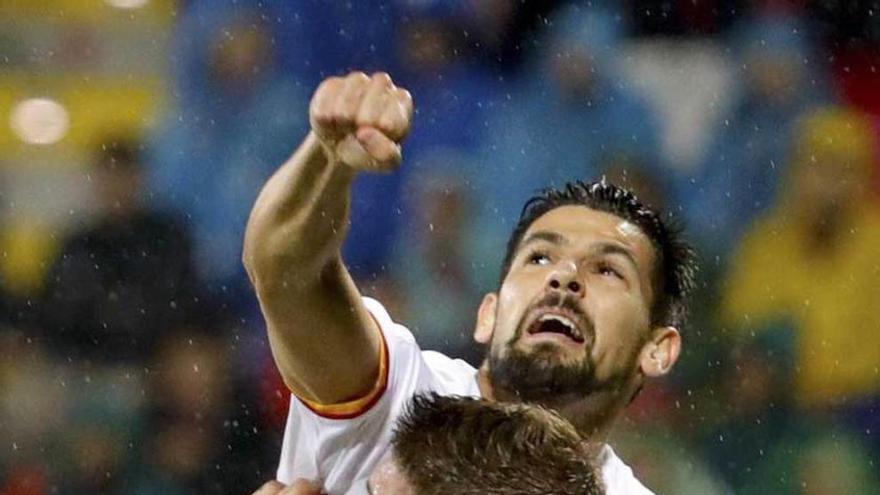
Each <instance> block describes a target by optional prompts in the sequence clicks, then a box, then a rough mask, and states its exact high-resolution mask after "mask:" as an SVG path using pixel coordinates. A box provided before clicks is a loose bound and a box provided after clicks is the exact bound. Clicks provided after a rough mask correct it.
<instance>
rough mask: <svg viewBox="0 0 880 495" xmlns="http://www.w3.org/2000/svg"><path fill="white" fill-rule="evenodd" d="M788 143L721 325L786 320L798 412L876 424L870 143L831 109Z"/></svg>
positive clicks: (875, 224)
mask: <svg viewBox="0 0 880 495" xmlns="http://www.w3.org/2000/svg"><path fill="white" fill-rule="evenodd" d="M794 140H795V141H794V142H795V145H794V148H793V154H792V156H791V160H790V163H789V164H788V170H787V177H786V178H787V182H786V183H785V189H784V190H783V191H782V194H781V197H780V200H779V202H778V204H777V206H776V208H775V209H774V210H773V211H771V212H769V213H768V214H767V215H766V216H765V217H764V218H762V219H760V220H759V221H758V222H757V223H756V224H755V225H754V226H752V227H751V229H750V230H749V232H748V234H747V235H746V236H745V238H744V240H743V242H742V245H741V246H739V248H738V249H737V254H736V257H735V258H734V261H733V263H732V264H731V267H730V269H731V271H730V279H729V282H728V284H727V287H726V293H725V294H724V298H723V299H724V303H723V306H722V315H721V316H722V322H723V323H724V324H725V325H727V326H728V327H730V328H733V329H739V330H740V331H741V333H740V335H748V334H749V333H755V332H758V331H759V330H760V329H762V328H764V327H765V326H766V325H767V324H768V322H772V321H779V319H781V318H786V319H789V320H791V321H792V322H793V324H794V325H795V328H796V335H795V353H794V355H795V370H796V373H795V375H794V380H793V381H794V388H795V397H796V400H797V402H798V404H799V405H800V406H801V407H805V408H810V409H830V410H836V409H843V410H847V411H851V412H852V411H858V410H862V409H861V408H864V409H863V410H864V412H865V414H864V416H863V417H862V420H865V421H874V422H876V421H877V419H876V418H877V415H876V414H870V413H869V412H868V411H870V410H871V407H876V401H877V397H878V395H880V381H878V380H877V363H878V362H880V341H878V335H880V319H878V318H877V315H876V304H877V301H880V262H878V259H877V252H878V251H877V246H880V212H878V211H877V207H876V205H875V204H873V203H872V202H870V201H867V200H866V198H867V189H868V177H869V174H870V171H871V167H872V160H873V149H874V141H873V136H872V135H871V132H870V129H869V127H868V125H867V123H866V121H865V120H864V118H863V117H862V116H861V115H859V114H856V113H854V112H852V111H849V110H846V109H842V108H833V107H831V108H825V109H821V110H817V111H815V112H813V113H811V114H809V115H808V116H807V118H805V119H804V120H803V121H802V123H801V124H800V125H799V127H798V128H797V130H796V132H795V134H794ZM872 402H873V404H874V405H873V406H872ZM871 418H873V419H871ZM860 429H861V430H862V431H864V430H865V429H870V428H868V427H867V426H864V427H863V428H860ZM873 431H874V432H875V433H872V434H873V435H875V437H876V429H875V430H873Z"/></svg>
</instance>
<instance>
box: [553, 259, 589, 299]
mask: <svg viewBox="0 0 880 495" xmlns="http://www.w3.org/2000/svg"><path fill="white" fill-rule="evenodd" d="M578 275H579V274H578V269H577V266H576V265H575V264H574V263H565V264H562V266H560V267H559V268H557V269H556V270H553V272H552V273H551V274H550V277H549V279H548V281H547V284H548V285H549V286H550V288H551V289H553V290H558V291H562V292H570V293H571V294H573V295H575V296H578V297H583V296H584V284H582V283H581V282H580V281H579V280H578Z"/></svg>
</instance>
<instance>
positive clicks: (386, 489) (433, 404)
mask: <svg viewBox="0 0 880 495" xmlns="http://www.w3.org/2000/svg"><path fill="white" fill-rule="evenodd" d="M595 455H596V450H595V449H594V448H593V445H592V444H590V443H587V442H585V441H584V440H583V439H582V438H581V436H580V434H578V432H577V430H575V428H574V426H572V425H571V423H569V422H568V421H566V420H564V419H563V418H561V417H559V416H558V415H556V414H555V413H552V412H550V411H548V410H546V409H544V408H542V407H539V406H533V405H528V404H511V403H500V402H489V401H487V400H485V399H475V398H469V397H449V396H440V395H436V394H429V395H417V396H415V397H414V398H413V400H412V402H411V403H410V405H409V406H408V407H407V410H406V412H405V413H404V414H403V416H402V417H401V418H400V420H399V421H398V424H397V427H396V429H395V432H394V440H393V441H392V449H391V453H390V455H387V456H386V457H385V460H384V461H383V462H381V463H380V464H379V465H378V466H377V467H376V469H374V470H373V474H372V475H371V476H370V479H369V481H368V482H367V491H368V493H370V494H372V495H445V494H450V493H455V494H459V495H469V494H473V495H544V494H548V493H553V494H555V495H603V494H604V493H605V492H604V490H603V488H602V483H601V481H600V478H599V473H598V470H597V469H596V467H595V465H594V464H593V459H594V457H595ZM320 492H321V490H320V487H318V486H316V485H314V484H310V483H306V482H305V481H304V480H298V481H297V482H295V483H294V484H293V485H292V486H289V487H286V488H285V487H284V486H283V485H280V484H278V483H277V482H273V483H268V484H266V485H264V487H263V488H262V489H261V490H259V491H257V492H256V493H255V495H319V494H320Z"/></svg>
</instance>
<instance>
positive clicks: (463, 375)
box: [422, 351, 480, 397]
mask: <svg viewBox="0 0 880 495" xmlns="http://www.w3.org/2000/svg"><path fill="white" fill-rule="evenodd" d="M422 360H423V361H424V363H425V365H426V366H427V367H428V369H429V370H430V371H431V375H432V376H433V378H434V380H433V385H434V386H433V387H432V388H434V390H432V391H433V392H437V393H440V394H442V395H462V396H468V397H479V396H480V389H479V387H478V386H477V369H476V368H474V367H473V366H471V364H470V363H468V362H467V361H464V360H463V359H453V358H451V357H449V356H447V355H445V354H442V353H440V352H436V351H422Z"/></svg>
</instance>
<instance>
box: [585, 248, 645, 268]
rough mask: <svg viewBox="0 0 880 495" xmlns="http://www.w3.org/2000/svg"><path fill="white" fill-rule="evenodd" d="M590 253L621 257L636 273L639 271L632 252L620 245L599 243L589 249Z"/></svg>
mask: <svg viewBox="0 0 880 495" xmlns="http://www.w3.org/2000/svg"><path fill="white" fill-rule="evenodd" d="M590 253H591V254H593V255H602V256H604V255H613V254H617V255H621V256H623V257H624V258H626V259H627V260H629V262H630V263H631V264H632V265H633V267H634V268H635V269H636V271H637V272H638V271H639V263H638V262H637V261H636V257H635V256H634V255H633V253H632V251H630V250H629V249H627V248H626V247H624V246H621V245H620V244H617V243H614V242H601V243H599V244H596V245H595V246H593V247H592V248H591V249H590Z"/></svg>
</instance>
